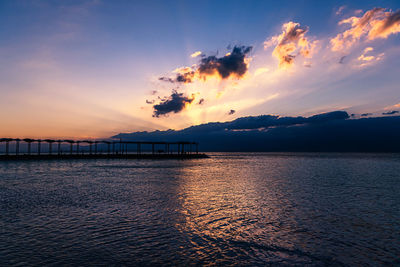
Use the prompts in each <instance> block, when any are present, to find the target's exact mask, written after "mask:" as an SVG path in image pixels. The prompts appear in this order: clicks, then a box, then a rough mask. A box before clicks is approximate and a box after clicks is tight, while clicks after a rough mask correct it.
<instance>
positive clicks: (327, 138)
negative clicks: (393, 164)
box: [113, 111, 400, 152]
mask: <svg viewBox="0 0 400 267" xmlns="http://www.w3.org/2000/svg"><path fill="white" fill-rule="evenodd" d="M113 138H122V139H123V140H125V141H128V140H132V141H133V140H135V141H157V140H163V141H196V142H199V143H200V151H207V152H400V116H387V117H374V118H360V119H350V116H349V115H348V114H347V112H345V111H333V112H328V113H323V114H318V115H314V116H311V117H279V116H274V115H262V116H250V117H242V118H238V119H236V120H233V121H228V122H212V123H206V124H201V125H196V126H191V127H188V128H185V129H182V130H179V131H175V130H167V131H153V132H133V133H120V134H118V135H115V136H113Z"/></svg>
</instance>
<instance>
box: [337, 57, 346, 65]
mask: <svg viewBox="0 0 400 267" xmlns="http://www.w3.org/2000/svg"><path fill="white" fill-rule="evenodd" d="M345 59H346V56H342V57H341V58H340V59H339V64H344V60H345Z"/></svg>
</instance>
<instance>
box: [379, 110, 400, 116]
mask: <svg viewBox="0 0 400 267" xmlns="http://www.w3.org/2000/svg"><path fill="white" fill-rule="evenodd" d="M397 113H400V111H398V110H392V111H389V112H383V113H382V115H393V114H397Z"/></svg>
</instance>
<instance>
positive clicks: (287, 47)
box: [264, 21, 316, 68]
mask: <svg viewBox="0 0 400 267" xmlns="http://www.w3.org/2000/svg"><path fill="white" fill-rule="evenodd" d="M282 30H283V31H282V33H281V34H280V35H277V36H273V37H272V38H271V39H270V40H268V41H265V42H264V49H267V48H268V47H270V46H272V45H276V46H275V48H274V51H273V52H272V55H273V56H275V57H276V58H277V59H278V60H279V67H280V68H287V67H290V66H291V65H292V64H293V62H294V59H295V58H296V56H297V55H299V54H300V55H302V56H304V57H307V58H310V57H311V56H312V51H313V49H314V48H315V45H316V41H314V42H310V41H309V40H308V39H307V37H305V34H306V33H307V32H308V29H307V28H304V27H301V26H300V24H299V23H295V22H292V21H289V22H288V23H285V24H283V26H282Z"/></svg>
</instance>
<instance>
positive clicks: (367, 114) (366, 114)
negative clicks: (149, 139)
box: [360, 113, 372, 117]
mask: <svg viewBox="0 0 400 267" xmlns="http://www.w3.org/2000/svg"><path fill="white" fill-rule="evenodd" d="M371 115H372V113H363V114H361V115H360V116H361V117H368V116H371Z"/></svg>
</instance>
